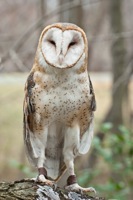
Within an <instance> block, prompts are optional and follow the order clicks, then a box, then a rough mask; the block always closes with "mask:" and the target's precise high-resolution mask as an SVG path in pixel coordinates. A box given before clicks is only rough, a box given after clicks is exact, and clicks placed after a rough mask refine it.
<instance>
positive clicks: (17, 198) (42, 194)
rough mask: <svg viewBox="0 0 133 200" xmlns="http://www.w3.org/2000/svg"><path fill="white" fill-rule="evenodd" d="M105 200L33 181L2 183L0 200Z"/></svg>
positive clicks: (0, 184) (0, 185)
mask: <svg viewBox="0 0 133 200" xmlns="http://www.w3.org/2000/svg"><path fill="white" fill-rule="evenodd" d="M5 199H6V200H66V199H67V200H82V199H84V200H85V199H88V200H105V199H104V198H102V197H96V196H95V197H93V196H89V195H87V194H82V193H77V192H70V191H66V190H65V189H61V188H59V187H56V186H53V187H50V186H48V185H45V184H42V183H40V182H35V181H33V180H20V181H15V182H8V183H7V182H1V183H0V200H5Z"/></svg>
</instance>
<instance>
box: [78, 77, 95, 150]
mask: <svg viewBox="0 0 133 200" xmlns="http://www.w3.org/2000/svg"><path fill="white" fill-rule="evenodd" d="M88 78H89V87H90V96H91V99H90V116H91V120H90V124H89V127H88V129H87V130H86V132H85V133H84V134H83V135H82V137H81V143H80V147H79V150H78V152H79V154H86V153H87V152H88V151H89V149H90V146H91V142H92V138H93V112H94V111H96V100H95V94H94V90H93V85H92V82H91V79H90V77H89V76H88Z"/></svg>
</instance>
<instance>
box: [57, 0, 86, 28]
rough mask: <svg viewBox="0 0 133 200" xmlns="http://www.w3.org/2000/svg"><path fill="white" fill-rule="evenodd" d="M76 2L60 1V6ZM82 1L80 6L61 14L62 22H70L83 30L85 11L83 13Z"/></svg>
mask: <svg viewBox="0 0 133 200" xmlns="http://www.w3.org/2000/svg"><path fill="white" fill-rule="evenodd" d="M73 1H74V0H68V1H66V0H60V4H61V5H63V4H65V3H67V2H68V3H69V4H71V3H72V2H73ZM81 2H82V1H81V0H80V1H79V5H77V6H75V7H74V8H72V9H69V10H67V11H65V12H61V14H60V22H69V23H73V24H76V25H77V26H79V27H81V28H83V11H82V3H81Z"/></svg>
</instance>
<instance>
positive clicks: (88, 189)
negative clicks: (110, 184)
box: [65, 183, 96, 194]
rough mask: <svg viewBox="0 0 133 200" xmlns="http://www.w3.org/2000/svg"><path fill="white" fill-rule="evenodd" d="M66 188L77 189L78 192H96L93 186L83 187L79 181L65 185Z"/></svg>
mask: <svg viewBox="0 0 133 200" xmlns="http://www.w3.org/2000/svg"><path fill="white" fill-rule="evenodd" d="M65 189H66V190H70V191H77V192H81V193H82V192H94V193H95V194H96V190H95V189H94V188H93V187H89V188H83V187H81V186H79V185H78V184H77V183H74V184H72V185H68V186H66V187H65Z"/></svg>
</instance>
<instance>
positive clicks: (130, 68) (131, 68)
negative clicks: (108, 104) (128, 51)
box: [113, 58, 133, 94]
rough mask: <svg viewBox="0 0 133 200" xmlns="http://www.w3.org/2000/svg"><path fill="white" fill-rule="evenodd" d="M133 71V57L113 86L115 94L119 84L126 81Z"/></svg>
mask: <svg viewBox="0 0 133 200" xmlns="http://www.w3.org/2000/svg"><path fill="white" fill-rule="evenodd" d="M132 73H133V58H131V60H130V61H129V63H128V65H127V66H126V69H125V72H124V73H123V74H122V75H121V76H120V77H119V78H118V79H117V81H116V83H115V84H114V86H113V94H115V93H116V91H117V88H118V87H119V85H120V84H121V83H122V82H124V83H126V82H127V81H128V80H129V79H130V77H131V76H132Z"/></svg>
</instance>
